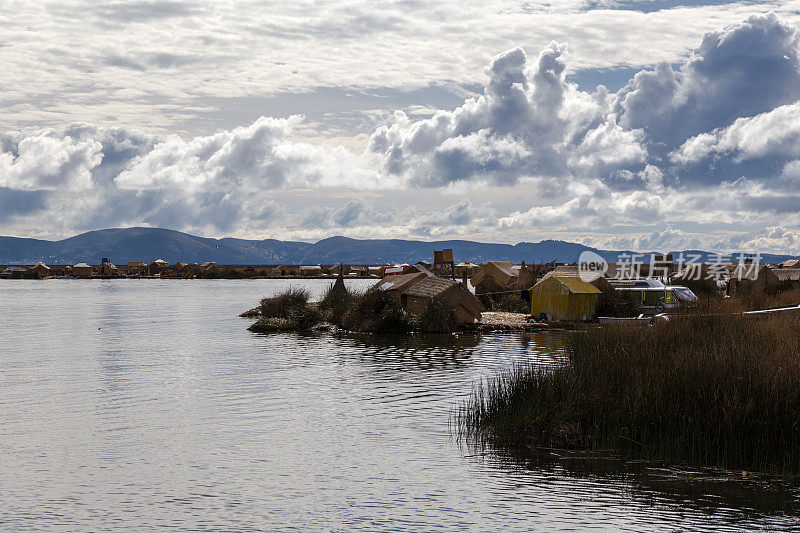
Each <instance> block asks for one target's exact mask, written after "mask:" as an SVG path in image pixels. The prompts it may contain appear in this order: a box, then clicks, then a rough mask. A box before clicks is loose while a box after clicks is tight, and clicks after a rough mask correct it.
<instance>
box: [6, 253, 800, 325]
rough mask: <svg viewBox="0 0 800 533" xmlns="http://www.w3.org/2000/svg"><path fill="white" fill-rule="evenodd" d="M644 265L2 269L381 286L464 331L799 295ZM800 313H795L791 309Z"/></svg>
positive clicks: (412, 309)
mask: <svg viewBox="0 0 800 533" xmlns="http://www.w3.org/2000/svg"><path fill="white" fill-rule="evenodd" d="M644 259H645V261H642V262H633V261H630V260H629V261H621V262H616V263H615V262H611V263H606V264H604V265H603V270H602V272H599V273H597V274H595V275H593V276H590V277H587V276H586V275H585V274H586V272H585V271H584V270H583V265H582V264H579V263H573V264H564V263H563V262H559V261H557V260H553V261H550V262H546V263H530V264H526V263H525V262H524V261H523V262H521V263H519V264H515V263H514V262H510V261H488V262H485V263H483V264H477V263H472V262H457V261H456V260H455V258H454V254H453V250H452V249H443V250H435V251H434V254H433V261H432V262H429V261H419V262H417V263H415V264H384V265H353V264H337V265H220V264H216V263H214V262H205V263H199V264H198V263H186V262H177V263H174V264H171V263H169V262H167V261H164V260H163V259H156V260H154V261H151V262H149V263H147V262H141V261H131V262H128V263H127V264H124V265H115V264H113V263H112V262H111V261H109V259H108V258H103V259H102V260H101V261H100V263H99V264H96V265H90V264H88V263H83V262H81V263H77V264H75V265H45V264H44V263H37V264H35V265H0V277H1V278H7V279H58V278H79V279H115V278H141V279H248V278H288V279H293V278H295V279H309V278H310V279H338V280H340V283H343V282H344V280H347V279H370V278H371V279H375V280H376V282H375V284H374V285H373V286H372V287H371V288H370V289H368V291H367V292H371V291H382V292H383V291H385V292H387V293H388V294H391V295H392V296H393V297H394V298H395V299H396V300H397V301H398V302H399V303H401V305H402V307H403V309H404V310H406V311H407V312H408V313H410V314H420V313H421V312H422V311H423V310H424V309H425V308H426V306H427V305H428V304H429V303H430V302H434V301H436V302H438V303H440V304H443V305H445V306H447V307H449V308H450V309H451V310H452V312H453V313H454V315H455V317H456V320H457V322H458V323H459V325H461V326H469V325H477V326H483V327H486V328H491V329H503V328H506V327H507V328H510V329H525V328H528V327H535V326H536V325H538V326H541V325H544V324H548V323H553V322H559V323H567V322H592V321H595V322H597V321H599V322H601V323H607V322H612V321H618V320H643V319H647V320H652V318H653V317H666V316H668V315H669V313H671V312H675V311H676V310H679V309H681V308H684V307H687V306H697V305H701V304H702V300H703V299H704V298H711V297H725V298H737V297H739V298H741V297H746V298H749V299H751V300H752V299H753V298H755V297H757V296H758V295H773V296H774V295H776V294H778V293H780V292H782V291H788V290H791V289H797V288H800V260H787V261H784V262H782V263H779V264H767V263H762V262H759V261H758V257H756V258H755V260H754V258H752V257H749V258H746V259H743V260H740V261H738V262H734V261H729V262H717V263H688V264H685V263H684V262H683V261H682V260H681V258H676V257H674V256H673V254H665V255H658V254H652V255H650V256H649V257H645V258H644ZM790 307H794V306H790Z"/></svg>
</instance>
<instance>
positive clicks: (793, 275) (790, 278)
mask: <svg viewBox="0 0 800 533" xmlns="http://www.w3.org/2000/svg"><path fill="white" fill-rule="evenodd" d="M772 273H773V274H775V277H777V278H778V282H779V283H780V284H781V288H784V289H787V288H792V289H793V288H796V287H800V268H775V269H772Z"/></svg>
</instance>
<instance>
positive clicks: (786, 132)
mask: <svg viewBox="0 0 800 533" xmlns="http://www.w3.org/2000/svg"><path fill="white" fill-rule="evenodd" d="M799 153H800V102H795V103H793V104H788V105H783V106H780V107H777V108H775V109H773V110H771V111H768V112H766V113H761V114H759V115H756V116H754V117H745V118H738V119H736V120H735V121H734V122H733V124H731V125H730V126H728V127H726V128H722V129H716V130H714V131H712V132H710V133H702V134H700V135H697V136H695V137H692V138H690V139H687V140H686V141H684V143H683V144H682V145H681V147H680V148H679V149H678V150H676V151H675V152H673V153H672V154H670V159H671V160H672V161H674V162H676V163H679V164H689V163H697V162H699V161H702V160H704V159H707V158H709V157H715V158H720V157H731V158H732V159H733V160H734V162H742V161H745V160H750V159H760V158H765V157H769V158H770V159H771V161H772V162H774V161H775V160H776V159H777V160H780V159H784V160H786V159H792V158H794V157H797V155H798V154H799Z"/></svg>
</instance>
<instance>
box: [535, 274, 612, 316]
mask: <svg viewBox="0 0 800 533" xmlns="http://www.w3.org/2000/svg"><path fill="white" fill-rule="evenodd" d="M600 293H601V291H600V289H598V288H597V287H595V286H594V285H592V284H590V283H587V282H585V281H583V280H582V279H580V278H577V277H569V276H563V277H559V276H549V277H547V276H546V277H545V278H543V279H542V280H541V281H539V283H537V284H536V285H534V286H533V288H532V289H531V315H533V316H534V317H539V316H541V315H546V316H547V318H548V320H591V319H592V318H593V317H594V314H595V311H596V310H597V304H598V301H599V295H600Z"/></svg>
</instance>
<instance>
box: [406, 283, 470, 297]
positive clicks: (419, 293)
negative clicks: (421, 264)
mask: <svg viewBox="0 0 800 533" xmlns="http://www.w3.org/2000/svg"><path fill="white" fill-rule="evenodd" d="M457 285H458V283H456V282H455V281H453V280H451V279H444V278H425V279H423V280H422V281H420V282H419V283H417V284H416V285H414V286H413V287H411V288H410V289H408V290H406V291H405V292H404V293H403V294H405V295H406V296H415V297H417V298H436V297H437V296H439V295H440V294H444V293H445V292H447V291H448V290H450V289H452V288H453V287H455V286H457Z"/></svg>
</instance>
